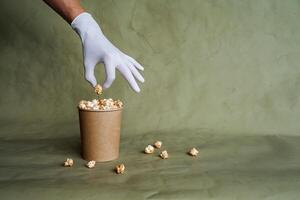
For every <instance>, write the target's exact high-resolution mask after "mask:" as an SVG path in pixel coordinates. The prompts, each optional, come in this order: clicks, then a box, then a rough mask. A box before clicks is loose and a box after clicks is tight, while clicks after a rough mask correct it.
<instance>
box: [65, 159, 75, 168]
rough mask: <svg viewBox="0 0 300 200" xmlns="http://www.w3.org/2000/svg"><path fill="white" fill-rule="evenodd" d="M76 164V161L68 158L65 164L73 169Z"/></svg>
mask: <svg viewBox="0 0 300 200" xmlns="http://www.w3.org/2000/svg"><path fill="white" fill-rule="evenodd" d="M73 164H74V161H73V159H72V158H67V160H66V161H65V162H64V166H65V167H72V166H73Z"/></svg>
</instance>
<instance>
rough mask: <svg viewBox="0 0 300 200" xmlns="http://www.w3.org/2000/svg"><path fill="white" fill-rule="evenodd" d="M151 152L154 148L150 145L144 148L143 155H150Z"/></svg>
mask: <svg viewBox="0 0 300 200" xmlns="http://www.w3.org/2000/svg"><path fill="white" fill-rule="evenodd" d="M153 152H154V147H153V146H152V145H148V146H146V148H145V153H146V154H151V153H153Z"/></svg>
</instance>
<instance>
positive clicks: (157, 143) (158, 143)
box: [154, 141, 162, 149]
mask: <svg viewBox="0 0 300 200" xmlns="http://www.w3.org/2000/svg"><path fill="white" fill-rule="evenodd" d="M161 145H162V142H161V141H156V142H155V143H154V147H155V148H158V149H160V147H161Z"/></svg>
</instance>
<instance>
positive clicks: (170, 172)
mask: <svg viewBox="0 0 300 200" xmlns="http://www.w3.org/2000/svg"><path fill="white" fill-rule="evenodd" d="M37 127H39V125H36V126H35V128H30V129H26V128H22V126H7V127H6V128H5V127H2V129H1V137H0V138H1V140H0V159H1V162H0V199H30V200H32V199H55V200H57V199H73V200H75V199H80V200H82V199H97V200H99V199H131V200H133V199H139V200H141V199H285V200H286V199H288V200H290V199H299V198H300V189H299V188H300V157H299V153H300V145H299V143H300V137H297V136H280V135H265V136H262V135H260V136H258V135H257V136H256V135H244V136H241V135H232V134H227V135H225V134H219V133H213V132H210V131H207V130H181V131H177V132H167V131H165V132H164V131H158V132H152V133H147V134H140V135H132V134H127V133H122V137H121V153H120V158H119V159H118V160H116V161H112V162H106V163H97V166H96V168H94V169H88V168H86V167H85V166H84V165H85V163H86V161H84V160H83V159H81V157H80V138H79V130H78V127H72V126H71V127H69V128H68V126H67V125H64V124H59V125H56V126H53V127H42V128H40V129H38V128H37ZM22 131H23V133H24V135H23V136H20V135H21V134H20V132H22ZM15 135H18V137H15ZM155 140H161V141H163V149H167V150H168V152H169V155H170V158H169V159H167V160H162V159H160V158H159V157H158V154H159V151H158V150H156V151H155V153H154V154H153V155H146V154H144V153H143V149H144V147H145V146H146V145H147V144H151V143H153V142H154V141H155ZM191 147H196V148H198V149H199V150H200V154H199V156H198V157H197V158H193V157H191V156H188V155H187V154H186V152H187V150H188V149H190V148H191ZM67 157H71V158H73V159H74V161H75V165H74V166H73V167H72V168H66V167H62V166H61V164H62V162H63V161H64V160H65V159H66V158H67ZM118 163H124V164H125V166H126V172H125V174H123V175H117V174H115V172H114V171H113V168H114V166H115V165H116V164H118Z"/></svg>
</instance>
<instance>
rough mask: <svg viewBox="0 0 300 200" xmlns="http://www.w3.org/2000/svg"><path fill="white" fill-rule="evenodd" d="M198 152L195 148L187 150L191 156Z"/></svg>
mask: <svg viewBox="0 0 300 200" xmlns="http://www.w3.org/2000/svg"><path fill="white" fill-rule="evenodd" d="M198 153H199V151H198V150H197V149H196V148H192V149H191V150H190V151H189V154H190V155H191V156H197V155H198Z"/></svg>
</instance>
